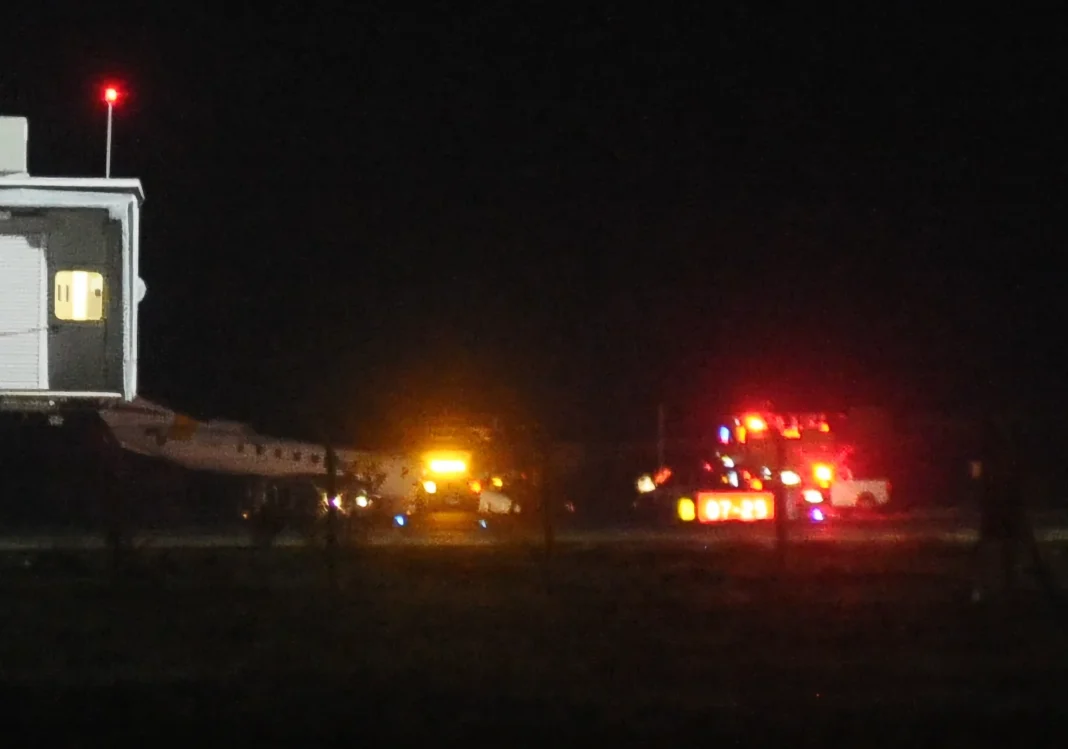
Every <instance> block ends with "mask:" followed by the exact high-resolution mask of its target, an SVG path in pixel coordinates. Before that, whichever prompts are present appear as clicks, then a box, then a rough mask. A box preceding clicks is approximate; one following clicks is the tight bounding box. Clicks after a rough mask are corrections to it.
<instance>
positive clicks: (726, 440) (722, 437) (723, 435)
mask: <svg viewBox="0 0 1068 749" xmlns="http://www.w3.org/2000/svg"><path fill="white" fill-rule="evenodd" d="M719 441H720V444H723V445H727V444H730V441H731V430H730V427H726V426H722V427H720V428H719Z"/></svg>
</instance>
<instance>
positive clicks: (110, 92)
mask: <svg viewBox="0 0 1068 749" xmlns="http://www.w3.org/2000/svg"><path fill="white" fill-rule="evenodd" d="M121 97H122V92H121V91H120V90H119V88H118V86H105V87H104V102H105V103H107V104H115V103H117V102H118V101H119V99H120V98H121Z"/></svg>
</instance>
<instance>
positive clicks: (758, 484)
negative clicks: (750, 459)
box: [749, 479, 764, 492]
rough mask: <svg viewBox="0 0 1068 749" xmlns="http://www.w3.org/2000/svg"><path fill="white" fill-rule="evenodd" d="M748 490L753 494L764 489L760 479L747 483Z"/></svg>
mask: <svg viewBox="0 0 1068 749" xmlns="http://www.w3.org/2000/svg"><path fill="white" fill-rule="evenodd" d="M749 488H750V489H752V490H753V491H755V492H758V491H760V490H761V489H763V488H764V482H763V481H761V480H760V479H753V480H752V481H750V482H749Z"/></svg>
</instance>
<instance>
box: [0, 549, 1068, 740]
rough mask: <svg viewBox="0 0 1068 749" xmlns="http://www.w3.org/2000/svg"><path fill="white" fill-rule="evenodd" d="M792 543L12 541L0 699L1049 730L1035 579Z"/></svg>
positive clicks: (108, 705)
mask: <svg viewBox="0 0 1068 749" xmlns="http://www.w3.org/2000/svg"><path fill="white" fill-rule="evenodd" d="M791 551H792V553H791V557H790V559H789V565H788V569H787V571H786V572H785V573H781V572H780V571H779V570H778V568H777V566H776V559H775V557H774V556H772V555H771V554H770V553H769V552H768V551H767V550H764V549H760V548H756V547H744V546H736V547H725V546H724V547H718V548H717V547H710V548H709V549H704V550H702V549H697V548H693V547H688V548H686V549H673V548H671V547H670V546H669V545H663V546H652V545H644V546H632V547H628V546H627V545H615V546H610V547H591V546H587V547H583V548H577V547H572V548H568V547H562V548H560V549H559V550H558V553H557V554H556V556H555V557H554V559H553V560H552V562H551V564H550V565H549V566H548V567H546V566H545V565H544V564H543V563H542V558H541V556H540V554H539V553H538V552H537V550H536V549H534V548H524V547H519V546H503V547H491V546H486V547H473V548H463V547H453V548H434V547H397V548H386V547H378V548H373V549H362V550H356V551H352V552H350V553H349V554H348V555H347V556H346V557H345V559H344V560H343V563H342V567H341V570H340V576H341V583H342V584H341V589H340V591H332V590H331V589H330V587H329V586H328V584H327V579H326V573H325V568H324V565H323V560H322V558H321V556H320V555H319V553H317V552H315V551H313V550H302V549H281V550H273V551H266V552H262V551H253V550H222V551H220V550H189V551H178V550H157V551H152V550H146V551H144V552H142V553H141V554H140V555H139V556H138V557H137V558H136V559H135V566H134V570H133V571H132V572H130V573H129V574H128V575H127V576H126V577H125V578H123V579H121V580H115V579H112V578H111V577H109V575H108V574H107V572H106V564H105V562H106V558H105V557H104V556H103V555H102V554H99V553H94V552H82V553H67V554H63V555H59V554H43V555H38V556H35V557H29V556H27V555H25V554H20V555H14V554H12V555H7V556H4V557H0V595H2V596H3V604H2V607H0V682H2V684H3V688H4V695H3V698H4V701H5V702H4V704H5V713H8V712H10V714H11V715H13V716H15V718H14V723H10V724H9V725H11V726H13V727H16V726H17V729H16V728H12V730H18V731H20V732H21V731H26V730H31V729H32V730H40V731H41V732H42V733H41V735H42V736H51V735H53V734H54V733H57V732H58V733H59V734H62V733H64V732H65V733H67V734H69V735H70V736H78V735H81V736H83V737H85V736H89V737H97V738H100V739H101V740H105V741H108V743H110V741H111V740H113V739H116V738H121V739H128V740H130V741H131V742H132V741H139V742H141V741H144V740H152V741H158V740H159V739H160V738H168V737H170V738H174V737H175V736H178V735H179V734H181V735H183V736H189V737H191V738H195V739H196V740H197V741H198V742H199V743H204V742H205V741H206V742H208V743H212V742H213V740H214V739H216V738H218V739H219V740H220V741H223V740H224V739H226V737H234V736H240V737H245V738H248V739H251V738H253V737H257V736H263V737H272V738H273V739H274V740H283V741H287V742H291V743H298V744H300V743H307V742H308V741H313V742H318V741H320V740H327V739H329V740H333V739H340V738H341V737H344V738H345V742H346V743H349V737H354V738H359V737H363V738H370V737H372V736H373V737H375V738H376V740H377V739H378V738H380V737H381V738H384V739H389V738H397V739H398V740H400V739H403V738H408V737H415V738H421V739H428V738H431V739H434V740H435V741H448V740H451V739H452V738H454V737H456V738H457V740H459V738H464V739H465V740H469V739H471V738H475V739H479V740H480V741H485V742H489V743H492V744H508V745H514V744H521V745H545V744H546V743H559V742H560V741H563V740H567V739H568V738H569V737H573V736H577V735H580V734H581V735H584V736H601V737H603V738H606V739H611V740H613V742H614V743H619V742H620V741H624V742H627V741H633V742H636V743H643V744H645V743H647V740H646V738H645V737H648V741H653V740H656V741H661V742H662V741H669V742H670V744H671V745H677V744H678V743H680V742H681V743H687V744H689V743H695V744H699V745H703V744H705V743H706V741H709V740H711V739H712V738H713V737H723V738H743V739H748V740H751V741H753V742H755V743H765V742H766V741H771V740H781V739H785V738H786V737H790V740H791V741H792V742H794V743H796V742H797V741H798V740H801V739H803V738H805V737H809V738H813V740H816V739H817V738H818V739H819V741H820V744H821V746H826V745H828V743H829V744H831V745H836V746H837V745H846V744H848V745H850V746H854V745H858V743H859V744H863V745H869V746H872V745H874V746H890V745H894V746H898V745H900V744H901V743H903V742H904V740H905V739H904V737H905V736H906V735H908V736H913V735H915V736H917V737H918V736H920V735H922V736H928V737H931V738H932V740H936V739H937V738H938V737H939V736H942V737H943V738H948V737H954V738H955V739H957V740H960V741H964V740H967V741H968V743H969V745H976V744H978V745H986V743H985V742H986V741H988V740H994V739H995V738H996V737H997V736H999V735H1000V733H999V732H1000V731H1009V730H1017V729H1015V728H1014V726H1019V725H1022V726H1024V729H1023V730H1024V731H1025V733H1026V734H1027V736H1028V737H1031V736H1032V735H1033V740H1032V739H1031V738H1029V739H1028V742H1027V744H1028V745H1029V746H1035V745H1047V744H1046V743H1044V742H1046V741H1047V739H1048V740H1049V741H1051V742H1052V743H1050V744H1049V745H1057V746H1061V745H1063V743H1064V740H1063V739H1062V734H1060V733H1058V731H1059V726H1060V723H1061V719H1060V717H1059V713H1061V712H1062V708H1063V706H1064V703H1065V700H1066V696H1068V690H1066V687H1068V647H1066V646H1068V621H1063V620H1061V619H1060V618H1058V616H1057V615H1056V614H1055V612H1054V610H1052V609H1051V608H1050V607H1049V605H1048V602H1047V601H1046V600H1045V599H1044V598H1043V597H1042V596H1040V595H1038V593H1037V592H1034V591H1031V592H1027V591H1025V592H1023V593H1022V594H1020V595H1019V596H1018V597H1016V598H1015V599H1013V600H1008V599H1003V600H996V601H992V602H991V603H989V604H987V605H983V606H975V605H972V604H970V603H969V601H968V579H967V578H968V573H969V570H968V556H967V549H965V548H963V547H959V546H938V545H918V544H914V545H905V544H897V545H894V544H884V545H879V546H875V547H872V548H862V547H856V546H848V547H839V546H835V545H832V544H805V545H799V546H797V547H795V548H794V549H792V550H791ZM1063 722H1064V723H1065V724H1068V720H1065V721H1063ZM910 731H911V732H913V733H909V732H910ZM916 732H919V733H916ZM820 737H822V738H820ZM226 740H229V739H226ZM838 740H841V741H844V742H846V743H845V744H840V743H837V742H838ZM909 741H910V744H911V745H915V742H914V741H912V739H910V740H909ZM1036 742H1037V743H1036ZM53 745H59V744H53ZM64 745H72V744H70V743H69V742H68V743H66V744H64ZM939 745H942V746H945V745H946V744H945V743H939Z"/></svg>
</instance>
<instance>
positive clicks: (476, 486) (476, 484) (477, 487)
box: [468, 481, 482, 494]
mask: <svg viewBox="0 0 1068 749" xmlns="http://www.w3.org/2000/svg"><path fill="white" fill-rule="evenodd" d="M468 486H469V487H470V488H471V491H473V492H474V493H475V494H478V493H480V492H481V491H482V482H481V481H472V482H471V483H470V484H468Z"/></svg>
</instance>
